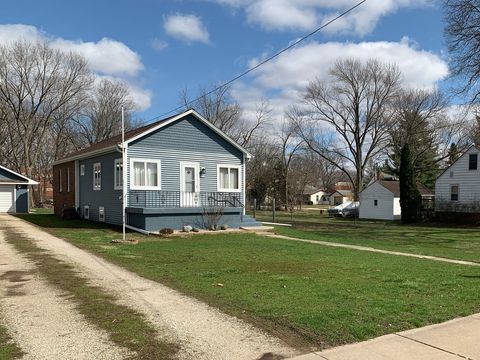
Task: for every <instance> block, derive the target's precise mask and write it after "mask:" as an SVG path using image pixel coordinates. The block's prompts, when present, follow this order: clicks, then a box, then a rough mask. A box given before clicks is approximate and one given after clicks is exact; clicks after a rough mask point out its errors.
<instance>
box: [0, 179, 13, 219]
mask: <svg viewBox="0 0 480 360" xmlns="http://www.w3.org/2000/svg"><path fill="white" fill-rule="evenodd" d="M14 211H15V206H14V203H13V185H0V213H5V212H14Z"/></svg>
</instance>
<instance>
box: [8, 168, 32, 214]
mask: <svg viewBox="0 0 480 360" xmlns="http://www.w3.org/2000/svg"><path fill="white" fill-rule="evenodd" d="M31 185H38V183H37V182H36V181H34V180H32V179H29V178H27V177H25V176H23V175H21V174H19V173H17V172H15V171H13V170H10V169H7V168H6V167H4V166H1V165H0V213H28V210H29V208H30V206H29V205H30V204H29V191H30V186H31Z"/></svg>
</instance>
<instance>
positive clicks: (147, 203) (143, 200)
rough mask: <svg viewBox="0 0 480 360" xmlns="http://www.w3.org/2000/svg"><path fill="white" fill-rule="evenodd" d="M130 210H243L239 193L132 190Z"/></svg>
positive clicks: (129, 200)
mask: <svg viewBox="0 0 480 360" xmlns="http://www.w3.org/2000/svg"><path fill="white" fill-rule="evenodd" d="M128 205H129V206H128V207H129V208H142V209H180V208H243V207H244V205H243V202H242V194H241V193H239V192H204V191H200V192H187V191H164V190H130V192H129V194H128Z"/></svg>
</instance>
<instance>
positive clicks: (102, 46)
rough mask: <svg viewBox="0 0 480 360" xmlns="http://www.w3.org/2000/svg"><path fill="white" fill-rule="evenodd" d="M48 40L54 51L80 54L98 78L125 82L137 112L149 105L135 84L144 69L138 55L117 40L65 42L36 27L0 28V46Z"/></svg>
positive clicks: (15, 26)
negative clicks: (135, 103) (136, 105)
mask: <svg viewBox="0 0 480 360" xmlns="http://www.w3.org/2000/svg"><path fill="white" fill-rule="evenodd" d="M18 40H24V41H29V42H30V41H32V42H33V41H48V42H49V43H50V45H51V46H52V47H53V48H56V49H58V50H60V51H65V52H70V51H71V52H75V53H79V54H80V55H82V56H83V57H84V58H85V59H86V60H87V62H88V64H89V67H90V69H91V70H92V71H93V72H95V73H96V74H97V76H98V77H105V76H107V77H110V78H112V79H120V80H122V81H125V82H126V83H127V84H128V86H129V87H130V89H131V92H132V98H133V99H134V100H135V101H136V102H137V104H138V107H139V110H145V109H147V108H148V107H149V106H150V103H151V93H150V92H149V91H148V90H145V89H142V88H141V87H139V86H137V85H135V80H136V77H138V76H139V75H140V73H141V71H142V70H143V69H144V65H143V63H142V61H141V58H140V56H139V55H138V54H137V53H136V52H135V51H133V50H132V49H130V48H129V47H128V46H127V45H125V44H124V43H122V42H120V41H116V40H113V39H108V38H103V39H100V40H99V41H97V42H93V41H89V42H84V41H81V40H67V39H63V38H59V37H53V36H51V35H49V34H47V33H45V32H43V31H41V30H39V29H38V28H36V27H34V26H31V25H24V24H5V25H0V44H8V43H12V42H14V41H18Z"/></svg>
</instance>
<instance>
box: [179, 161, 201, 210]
mask: <svg viewBox="0 0 480 360" xmlns="http://www.w3.org/2000/svg"><path fill="white" fill-rule="evenodd" d="M180 206H182V207H196V206H200V165H199V164H198V163H192V162H181V163H180Z"/></svg>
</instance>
